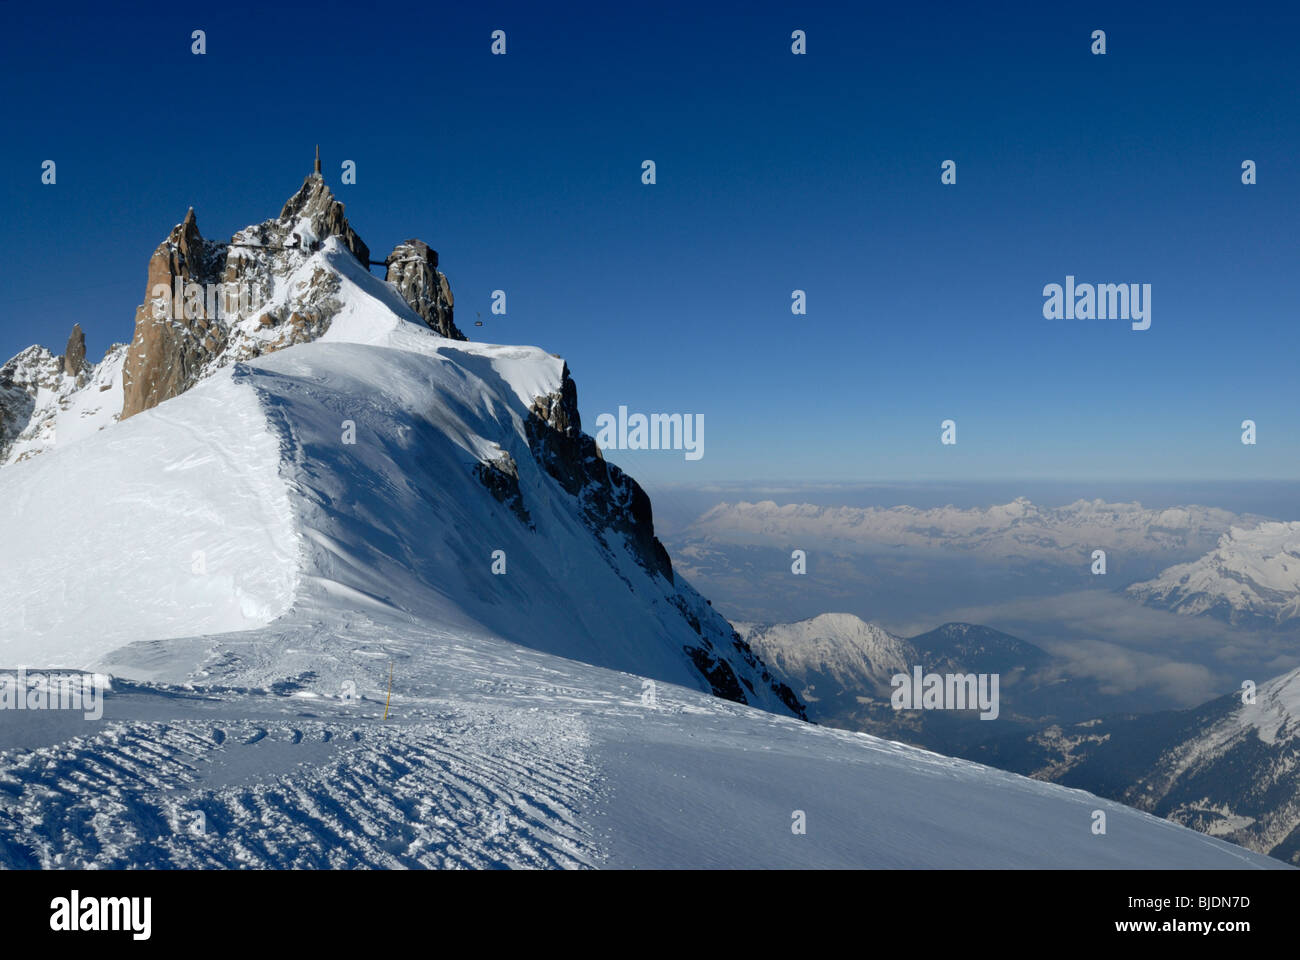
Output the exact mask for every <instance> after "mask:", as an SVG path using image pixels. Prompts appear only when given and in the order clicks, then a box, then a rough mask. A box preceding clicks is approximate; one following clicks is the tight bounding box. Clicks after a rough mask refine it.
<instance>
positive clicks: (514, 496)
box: [476, 452, 536, 529]
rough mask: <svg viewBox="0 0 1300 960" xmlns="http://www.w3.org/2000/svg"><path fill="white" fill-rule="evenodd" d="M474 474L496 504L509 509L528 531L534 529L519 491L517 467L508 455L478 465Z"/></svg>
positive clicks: (504, 454) (521, 493)
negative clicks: (495, 500)
mask: <svg viewBox="0 0 1300 960" xmlns="http://www.w3.org/2000/svg"><path fill="white" fill-rule="evenodd" d="M476 473H477V474H478V479H479V482H480V483H482V484H483V486H485V487H487V489H488V492H489V493H490V494H492V496H494V497H496V499H497V501H498V502H500V503H502V504H504V505H505V506H507V507H509V508H510V510H511V511H512V512H513V513H514V515H515V516H517V517H518V518H519V519H520V520H522V521H523V522H524V523H525V524H527V525H528V527H529V528H530V529H536V527H535V526H534V525H533V518H532V517H531V516H530V515H529V513H528V510H527V508H526V507H525V506H524V495H523V492H522V491H520V489H519V467H518V465H517V464H516V463H515V461H514V458H513V457H512V456H510V454H508V453H504V452H503V453H502V454H501V456H500V457H498V458H497V459H496V460H492V461H490V462H486V463H479V464H478V465H477V466H476Z"/></svg>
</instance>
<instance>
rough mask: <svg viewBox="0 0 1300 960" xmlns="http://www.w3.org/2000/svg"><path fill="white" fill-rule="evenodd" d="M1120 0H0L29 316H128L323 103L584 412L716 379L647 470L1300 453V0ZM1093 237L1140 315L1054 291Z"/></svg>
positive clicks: (57, 324)
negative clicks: (701, 449) (188, 221)
mask: <svg viewBox="0 0 1300 960" xmlns="http://www.w3.org/2000/svg"><path fill="white" fill-rule="evenodd" d="M1131 6H1133V5H1131V4H1067V5H1056V4H1031V5H1024V6H1014V7H1013V6H1010V5H986V4H981V5H967V4H957V5H936V4H908V5H895V4H891V5H879V6H876V5H872V6H866V5H861V6H857V5H855V6H854V7H853V8H852V9H850V8H849V5H844V6H843V7H840V6H838V5H837V6H835V7H831V6H826V7H823V8H821V9H818V8H817V7H815V6H810V5H808V4H803V3H799V4H793V3H790V4H764V3H734V4H709V5H704V4H698V3H693V4H680V5H679V4H671V3H655V4H649V5H646V4H617V5H613V4H592V5H579V4H557V5H541V4H536V3H521V4H455V5H445V6H443V5H432V4H408V5H404V6H401V7H399V8H394V7H392V6H390V5H383V6H381V5H366V4H334V3H315V4H304V5H284V4H274V5H270V4H267V5H249V6H244V5H238V4H227V5H223V6H220V7H217V6H215V5H209V6H206V7H203V8H187V7H184V6H181V5H176V6H171V7H158V8H151V7H146V6H136V5H131V4H126V5H116V4H114V5H105V4H96V5H94V6H89V5H82V4H76V3H73V4H61V5H59V7H58V8H57V9H54V10H48V11H47V10H41V9H38V8H37V7H36V6H35V5H30V4H21V5H20V4H15V3H5V4H3V5H0V21H2V23H3V30H0V55H2V56H3V64H4V65H3V68H2V69H3V70H4V73H5V89H6V96H5V97H4V99H3V103H2V104H0V120H2V122H3V128H4V131H5V148H4V150H3V151H0V210H2V211H3V215H4V216H3V222H4V228H3V230H0V260H2V261H3V263H4V265H5V266H4V270H3V271H2V272H0V355H3V356H5V357H7V356H10V355H12V354H13V353H16V352H17V351H18V350H20V349H22V348H23V347H25V346H27V345H28V344H31V343H35V342H39V343H44V344H46V345H48V346H50V347H51V348H52V349H54V350H55V351H56V352H57V351H61V350H62V347H63V343H64V341H65V339H66V337H67V333H68V330H69V329H70V328H71V326H72V324H73V323H74V322H80V323H81V324H82V326H83V327H84V328H85V330H86V332H87V337H88V341H89V347H90V352H91V353H92V354H94V355H95V357H96V358H97V357H98V355H99V354H101V353H102V351H103V350H104V349H105V348H106V347H107V346H108V345H109V343H111V342H113V341H120V340H127V339H129V338H130V336H131V329H132V327H131V324H132V317H133V313H134V309H135V307H136V305H137V304H138V303H139V302H140V300H141V299H142V297H143V294H144V285H145V264H146V262H147V260H148V257H149V254H150V253H151V252H152V250H153V248H154V247H155V246H156V245H157V243H158V242H159V241H160V240H161V239H162V238H163V237H164V236H165V235H166V233H167V231H168V230H169V229H170V228H171V226H172V225H173V224H175V223H176V222H178V221H179V220H180V219H181V218H182V217H183V215H184V213H185V210H186V208H187V207H188V206H190V205H193V206H194V208H195V211H196V213H197V215H198V220H199V226H200V228H201V229H202V231H203V233H204V235H205V236H209V237H227V236H229V235H230V233H232V232H233V231H234V230H236V229H238V228H240V227H242V226H244V225H246V224H248V223H253V222H257V221H260V220H263V219H265V218H267V217H270V216H274V215H275V214H276V213H278V211H279V209H280V206H281V204H282V203H283V201H284V200H285V199H286V198H287V197H288V196H289V195H290V194H291V193H293V191H294V190H295V189H296V188H297V187H298V185H299V184H300V183H301V181H302V177H303V176H304V175H305V174H306V173H307V172H308V171H309V170H310V164H311V157H312V149H313V146H314V145H315V144H316V143H317V142H319V143H320V144H321V151H322V155H323V158H324V165H325V173H326V176H327V178H328V179H329V180H330V182H331V184H332V185H333V186H334V188H335V192H336V194H337V195H338V196H339V198H340V199H342V200H343V201H344V202H345V203H346V204H347V212H348V216H349V219H350V220H351V222H352V224H353V226H354V227H355V228H356V229H357V231H358V232H359V233H360V234H361V236H362V238H363V239H364V240H365V241H366V242H367V243H368V244H369V245H370V247H371V250H372V251H373V252H374V255H375V258H376V259H381V258H382V256H383V255H384V254H385V253H386V252H387V251H388V250H390V249H391V247H392V245H393V244H394V243H396V242H397V241H400V240H403V239H405V238H407V237H413V236H417V237H420V238H421V239H424V240H426V241H428V242H429V243H430V244H431V245H433V246H434V247H436V248H437V249H438V250H439V251H440V253H441V259H442V268H443V270H444V271H445V272H446V273H447V274H448V276H449V277H450V279H451V283H452V288H453V290H454V292H455V294H456V307H457V319H458V321H459V322H460V325H461V326H462V328H464V329H465V330H466V331H467V332H468V333H469V334H470V335H471V336H472V337H474V338H475V339H490V340H494V341H498V342H525V343H536V344H539V345H541V346H544V347H545V348H547V349H548V350H551V351H553V352H556V353H559V354H561V355H563V356H564V357H566V358H567V359H568V361H569V363H570V366H571V368H572V370H573V372H574V376H575V378H576V379H577V382H578V388H579V399H580V405H581V410H582V414H583V418H584V421H585V424H586V426H587V427H588V429H589V430H594V426H595V418H596V415H597V414H599V413H601V412H605V411H613V410H615V409H616V408H617V406H618V405H619V404H625V405H627V406H628V407H629V408H630V409H631V410H633V411H642V412H657V411H663V412H674V411H680V412H688V413H702V414H704V417H705V425H706V430H705V444H706V446H705V457H704V459H703V460H700V461H698V462H689V463H688V462H686V461H685V460H684V459H683V458H682V456H681V455H680V454H675V453H635V454H633V453H623V452H620V453H613V454H612V458H613V459H615V460H617V461H619V462H621V463H623V464H624V465H625V466H627V467H628V468H629V469H631V470H632V472H633V473H634V474H635V475H636V476H638V477H640V478H642V479H644V480H647V481H650V482H663V483H678V482H692V481H715V480H757V479H806V480H837V481H856V480H871V479H892V480H912V479H929V480H941V481H944V482H956V481H962V480H974V479H984V478H998V477H1029V478H1072V479H1079V478H1082V479H1087V478H1106V479H1109V480H1120V481H1123V480H1126V479H1139V478H1166V479H1247V478H1278V479H1293V478H1295V477H1296V476H1297V464H1298V463H1300V409H1298V406H1300V405H1298V404H1297V397H1298V393H1297V390H1296V386H1295V378H1294V371H1295V368H1296V363H1297V357H1298V356H1300V354H1298V352H1297V345H1298V344H1300V334H1297V328H1296V321H1297V308H1298V307H1300V295H1298V294H1297V286H1296V284H1297V277H1300V270H1298V269H1297V256H1296V254H1297V213H1298V205H1297V199H1298V197H1300V187H1298V186H1297V184H1298V183H1300V124H1298V116H1300V100H1297V91H1300V57H1297V55H1296V51H1297V47H1298V46H1300V13H1297V12H1296V8H1295V7H1294V6H1293V5H1289V4H1288V5H1285V6H1282V5H1279V9H1278V10H1276V11H1271V10H1270V9H1269V5H1267V4H1265V5H1256V4H1248V5H1240V4H1239V5H1219V9H1213V8H1210V7H1204V8H1201V7H1198V6H1197V5H1195V4H1188V3H1177V4H1169V5H1162V6H1158V7H1157V6H1152V7H1149V8H1147V9H1145V10H1143V11H1140V12H1139V11H1134V10H1132V9H1130V7H1131ZM83 7H84V9H83ZM192 11H194V12H192ZM198 11H201V12H198ZM196 28H201V29H204V30H206V32H207V45H208V46H207V54H206V55H205V56H202V57H199V56H194V55H192V54H191V53H190V43H191V41H190V33H191V31H192V30H193V29H196ZM496 28H501V29H504V30H506V31H507V35H508V43H509V47H508V50H509V52H508V54H507V55H506V56H504V57H494V56H491V55H490V53H489V45H490V33H491V31H492V30H493V29H496ZM795 28H801V29H804V30H806V31H807V34H808V50H809V52H808V54H807V56H803V57H796V56H793V55H791V53H790V33H791V31H792V30H793V29H795ZM1097 28H1101V29H1104V30H1106V31H1107V37H1108V51H1109V52H1108V53H1107V55H1106V56H1104V57H1098V56H1092V55H1091V54H1090V53H1089V46H1090V39H1089V35H1090V33H1091V31H1092V30H1093V29H1097ZM46 159H53V160H55V161H57V163H58V183H57V185H55V186H44V185H42V184H41V182H40V173H41V161H43V160H46ZM345 159H350V160H355V161H356V163H357V168H358V182H357V184H356V185H348V186H343V185H340V184H339V164H340V162H341V161H343V160H345ZM645 159H653V160H655V161H656V163H657V165H658V183H657V184H656V185H655V186H644V185H642V183H641V180H640V173H641V162H642V161H643V160H645ZM946 159H953V160H956V161H957V163H958V183H957V185H956V186H955V187H946V186H942V185H941V184H940V181H939V174H940V164H941V162H942V161H943V160H946ZM1245 159H1251V160H1254V161H1256V162H1257V164H1258V169H1259V174H1258V176H1259V183H1258V185H1256V186H1251V187H1246V186H1243V185H1242V184H1241V182H1240V166H1241V162H1242V160H1245ZM1067 273H1072V274H1074V275H1075V276H1076V277H1078V278H1079V280H1080V281H1087V280H1091V281H1096V282H1146V283H1150V284H1152V285H1153V322H1152V326H1151V329H1150V330H1149V331H1146V332H1142V333H1138V332H1133V331H1131V330H1130V329H1129V325H1128V324H1127V323H1126V322H1123V321H1109V320H1107V321H1103V320H1091V321H1046V320H1044V319H1043V318H1042V302H1043V298H1042V293H1041V291H1042V288H1043V285H1044V284H1046V283H1051V282H1058V283H1059V282H1061V281H1062V280H1063V279H1064V277H1065V275H1066V274H1067ZM495 288H502V289H505V290H506V291H507V294H508V297H509V312H508V315H507V316H506V317H493V316H491V315H490V314H489V302H490V301H489V298H490V293H491V291H492V290H493V289H495ZM795 288H802V289H804V290H806V291H807V292H808V304H809V313H808V316H807V317H795V316H792V315H791V313H790V306H789V305H790V292H791V290H793V289H795ZM478 311H481V312H482V313H483V315H484V319H485V321H486V325H485V326H484V327H481V328H476V327H474V326H473V321H474V319H475V313H476V312H478ZM948 417H951V418H953V419H955V420H956V421H957V422H958V441H959V442H958V444H957V446H956V447H942V446H941V445H940V444H939V423H940V421H941V420H943V419H944V418H948ZM1247 417H1250V418H1253V419H1254V420H1256V421H1257V423H1258V424H1259V443H1258V445H1257V446H1255V447H1246V446H1243V445H1242V444H1241V443H1240V440H1239V433H1240V431H1239V424H1240V422H1241V421H1242V419H1244V418H1247Z"/></svg>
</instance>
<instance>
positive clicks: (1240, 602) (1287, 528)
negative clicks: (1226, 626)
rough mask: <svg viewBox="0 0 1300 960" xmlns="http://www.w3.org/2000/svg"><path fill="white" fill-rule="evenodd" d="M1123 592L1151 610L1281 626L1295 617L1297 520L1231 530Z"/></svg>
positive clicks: (1298, 597)
mask: <svg viewBox="0 0 1300 960" xmlns="http://www.w3.org/2000/svg"><path fill="white" fill-rule="evenodd" d="M1129 593H1130V594H1131V595H1132V596H1133V597H1135V598H1136V599H1138V600H1140V601H1142V602H1143V603H1146V604H1149V605H1151V606H1159V607H1164V608H1167V609H1171V610H1175V611H1177V612H1178V613H1183V614H1188V615H1193V616H1194V615H1199V614H1210V615H1212V616H1217V617H1221V618H1223V619H1226V620H1228V621H1230V622H1232V623H1238V622H1243V621H1246V620H1258V621H1268V622H1272V623H1276V624H1280V623H1286V622H1288V621H1291V620H1294V619H1295V618H1296V617H1298V616H1300V522H1297V521H1292V522H1286V523H1283V522H1276V521H1270V522H1265V523H1260V524H1258V525H1256V526H1253V527H1240V526H1233V527H1231V528H1230V529H1229V530H1228V531H1227V532H1226V533H1224V534H1223V535H1222V536H1221V537H1220V538H1219V542H1218V545H1217V546H1216V547H1215V548H1214V549H1213V550H1211V551H1210V552H1209V553H1207V554H1205V555H1204V556H1203V557H1201V558H1199V559H1197V560H1193V561H1191V562H1190V563H1180V564H1177V565H1175V566H1172V567H1169V568H1168V569H1166V570H1164V571H1163V572H1162V573H1161V574H1160V575H1159V576H1158V577H1156V578H1155V579H1153V580H1147V581H1144V582H1142V583H1136V584H1134V585H1133V586H1131V587H1129Z"/></svg>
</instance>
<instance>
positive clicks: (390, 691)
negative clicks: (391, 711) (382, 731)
mask: <svg viewBox="0 0 1300 960" xmlns="http://www.w3.org/2000/svg"><path fill="white" fill-rule="evenodd" d="M392 700H393V661H391V660H389V661H388V699H387V700H385V701H384V719H385V720H387V719H388V704H389V703H391V702H392Z"/></svg>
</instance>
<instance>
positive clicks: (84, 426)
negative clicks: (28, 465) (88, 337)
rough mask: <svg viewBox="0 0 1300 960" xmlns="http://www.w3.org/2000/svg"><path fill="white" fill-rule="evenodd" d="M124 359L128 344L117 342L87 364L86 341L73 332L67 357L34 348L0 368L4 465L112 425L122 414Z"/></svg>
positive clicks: (0, 456) (0, 446) (0, 455)
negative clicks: (100, 356)
mask: <svg viewBox="0 0 1300 960" xmlns="http://www.w3.org/2000/svg"><path fill="white" fill-rule="evenodd" d="M125 354H126V344H122V343H117V344H114V345H113V346H111V347H109V348H108V352H107V353H105V354H104V359H103V360H101V361H100V362H99V363H97V364H89V363H87V362H86V359H85V338H84V336H82V335H81V328H80V327H74V328H73V334H72V337H71V339H69V341H68V352H66V353H65V354H64V355H63V356H61V357H59V356H55V355H54V354H52V353H50V351H49V350H47V349H46V348H45V347H41V346H31V347H28V348H27V349H26V350H24V351H22V353H20V354H18V355H17V356H16V357H14V358H13V359H11V360H9V361H8V362H7V363H5V364H4V365H3V366H0V465H8V464H10V463H18V462H20V461H23V460H26V459H28V458H30V457H33V456H36V455H37V454H39V453H42V452H43V451H45V450H47V449H49V448H52V447H54V446H56V445H58V443H59V442H60V438H62V441H63V442H68V441H69V439H75V438H76V437H78V436H86V435H88V434H90V433H94V432H95V431H97V430H100V429H102V428H103V427H106V426H108V425H109V424H110V423H113V422H114V421H115V420H116V419H117V415H118V413H119V411H120V410H121V409H122V400H121V397H122V394H121V372H122V363H123V360H124V359H125ZM69 356H71V358H72V359H71V361H69ZM70 370H71V371H75V372H69V371H70Z"/></svg>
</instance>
